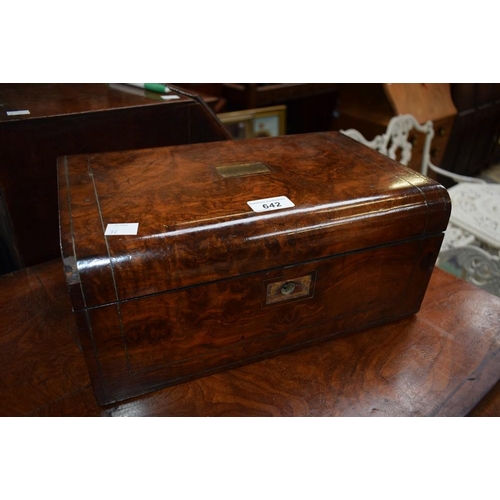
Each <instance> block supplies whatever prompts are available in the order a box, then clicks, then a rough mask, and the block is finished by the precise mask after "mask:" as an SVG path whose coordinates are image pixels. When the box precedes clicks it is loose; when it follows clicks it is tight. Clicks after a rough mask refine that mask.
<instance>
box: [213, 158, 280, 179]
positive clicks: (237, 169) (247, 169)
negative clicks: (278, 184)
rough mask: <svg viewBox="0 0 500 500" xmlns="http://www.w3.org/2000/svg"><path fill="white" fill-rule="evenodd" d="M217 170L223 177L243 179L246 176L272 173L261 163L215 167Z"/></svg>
mask: <svg viewBox="0 0 500 500" xmlns="http://www.w3.org/2000/svg"><path fill="white" fill-rule="evenodd" d="M215 169H216V170H217V172H218V173H219V174H220V175H221V176H222V177H241V176H244V175H255V174H265V173H268V172H271V169H270V168H269V167H268V166H267V165H265V164H264V163H262V162H260V161H256V162H251V163H235V164H232V165H220V166H218V167H215Z"/></svg>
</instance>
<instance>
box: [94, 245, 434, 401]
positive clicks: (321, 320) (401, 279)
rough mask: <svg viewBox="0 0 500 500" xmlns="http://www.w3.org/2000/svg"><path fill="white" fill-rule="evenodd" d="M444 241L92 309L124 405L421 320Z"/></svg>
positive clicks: (110, 382) (109, 385)
mask: <svg viewBox="0 0 500 500" xmlns="http://www.w3.org/2000/svg"><path fill="white" fill-rule="evenodd" d="M440 243H441V236H436V237H431V238H427V239H424V240H414V241H411V242H406V243H400V244H396V245H390V246H385V247H380V248H375V249H371V250H364V251H360V252H353V253H349V254H345V255H340V256H337V257H331V258H325V259H319V260H316V261H311V262H308V263H304V264H297V265H294V266H288V267H285V268H280V269H273V270H268V271H265V272H261V273H255V274H250V275H247V276H242V277H240V278H231V279H226V280H220V281H217V282H213V283H209V284H205V285H199V286H192V287H187V288H184V289H181V290H176V291H172V292H168V293H163V294H158V295H152V296H149V297H144V298H141V299H137V300H130V301H126V302H123V303H120V304H118V305H116V304H115V305H110V306H106V307H100V308H96V309H91V310H90V311H89V318H90V321H91V327H92V335H93V339H94V342H95V353H94V355H97V358H98V359H99V364H100V369H101V377H100V379H101V380H100V381H95V383H98V384H100V383H102V386H103V387H104V393H105V396H104V397H101V400H100V401H99V402H100V403H108V402H112V401H117V400H120V399H124V398H127V397H131V396H134V395H138V394H141V393H143V392H147V391H150V390H153V389H155V388H159V387H162V386H167V385H173V384H176V383H180V382H183V381H185V380H189V379H192V378H196V377H199V376H203V375H205V374H208V373H210V372H214V371H220V370H222V369H227V368H230V367H232V366H237V365H239V364H244V363H248V362H251V361H254V360H257V359H259V358H263V357H268V356H270V355H275V354H278V353H280V352H284V351H286V350H290V349H293V348H297V347H299V346H305V345H307V344H308V343H311V342H314V341H318V340H323V339H327V338H330V337H332V336H335V335H338V334H341V333H346V332H349V331H354V330H360V329H362V328H365V327H367V326H369V325H373V324H378V323H384V322H387V321H391V320H394V319H398V318H400V317H404V316H407V315H409V314H412V313H414V312H416V311H417V310H418V309H419V307H420V302H421V300H422V298H423V295H424V293H425V288H426V286H427V283H428V280H429V278H430V274H431V272H432V268H433V265H434V262H435V258H436V256H437V252H438V249H439V246H440Z"/></svg>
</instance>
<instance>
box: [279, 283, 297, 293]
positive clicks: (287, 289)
mask: <svg viewBox="0 0 500 500" xmlns="http://www.w3.org/2000/svg"><path fill="white" fill-rule="evenodd" d="M296 286H297V284H296V283H294V282H293V281H288V282H287V283H285V284H284V285H283V286H282V287H281V293H282V294H283V295H290V294H291V293H292V292H293V291H294V290H295V287H296Z"/></svg>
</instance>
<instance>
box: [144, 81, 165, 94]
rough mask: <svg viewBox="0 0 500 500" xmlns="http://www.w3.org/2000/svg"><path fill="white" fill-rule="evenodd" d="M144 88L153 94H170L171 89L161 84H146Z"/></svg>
mask: <svg viewBox="0 0 500 500" xmlns="http://www.w3.org/2000/svg"><path fill="white" fill-rule="evenodd" d="M144 88H145V89H146V90H151V91H153V92H160V93H162V94H163V93H166V92H170V89H169V88H168V87H167V86H165V85H162V84H161V83H145V84H144Z"/></svg>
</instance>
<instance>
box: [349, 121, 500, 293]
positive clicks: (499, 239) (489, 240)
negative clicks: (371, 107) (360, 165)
mask: <svg viewBox="0 0 500 500" xmlns="http://www.w3.org/2000/svg"><path fill="white" fill-rule="evenodd" d="M413 129H415V130H417V131H419V132H422V133H423V134H425V142H424V148H423V154H422V163H421V165H420V172H421V173H422V174H424V175H427V174H428V172H429V170H432V171H434V172H437V173H439V174H441V175H443V176H445V177H449V178H451V179H453V180H454V181H455V182H457V183H458V184H457V185H455V186H453V187H451V188H449V189H448V192H449V193H450V198H451V201H452V211H451V217H450V224H449V226H448V228H447V230H446V233H445V239H444V241H443V245H442V247H441V252H440V254H439V260H438V265H441V266H442V267H445V268H446V267H447V266H448V267H450V266H451V267H456V268H458V269H460V270H461V274H462V277H463V278H464V279H466V280H468V281H470V282H472V283H474V284H475V285H477V286H479V287H481V288H483V289H485V290H487V291H489V292H491V293H494V294H495V295H498V296H500V184H488V183H486V182H485V181H484V180H483V179H477V178H473V177H466V176H463V175H458V174H455V173H452V172H448V171H447V170H443V169H441V168H439V167H437V166H435V165H433V164H432V162H431V160H430V149H431V142H432V138H433V137H434V128H433V124H432V121H430V120H429V121H427V122H426V123H424V124H423V125H421V124H419V123H418V122H417V121H416V119H415V118H414V117H413V116H412V115H400V116H395V117H394V118H392V119H391V120H390V121H389V124H388V126H387V130H386V131H385V133H383V134H381V135H378V136H376V137H375V138H374V139H372V140H367V139H366V138H365V137H363V135H362V134H360V133H359V132H358V131H357V130H354V129H349V130H341V131H340V132H341V133H343V134H345V135H347V136H349V137H352V138H353V139H355V140H357V141H359V142H361V143H363V144H365V145H367V146H369V147H370V148H372V149H376V150H377V151H379V152H380V153H382V154H385V155H387V156H389V157H390V158H392V159H394V160H398V161H400V162H401V163H402V164H403V165H408V163H409V162H410V160H411V154H412V144H411V143H410V141H409V140H408V136H409V133H410V132H411V131H412V130H413Z"/></svg>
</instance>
